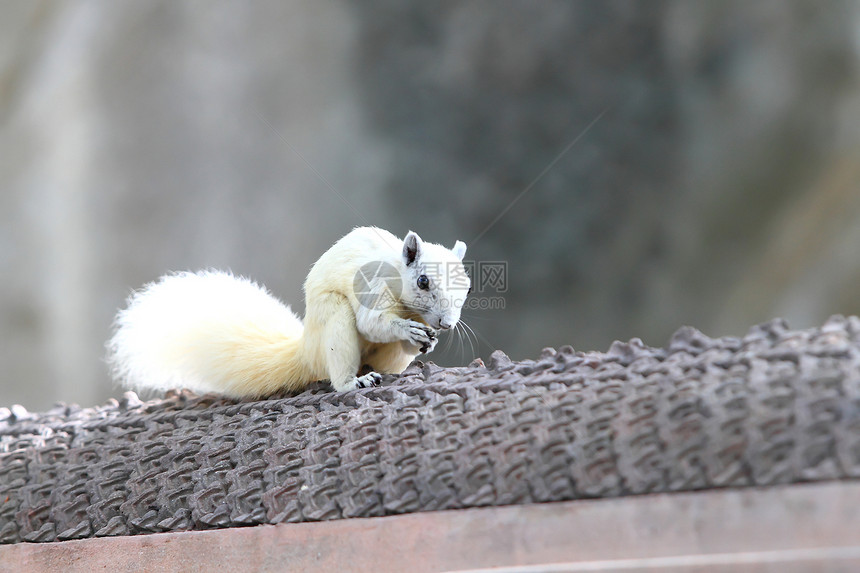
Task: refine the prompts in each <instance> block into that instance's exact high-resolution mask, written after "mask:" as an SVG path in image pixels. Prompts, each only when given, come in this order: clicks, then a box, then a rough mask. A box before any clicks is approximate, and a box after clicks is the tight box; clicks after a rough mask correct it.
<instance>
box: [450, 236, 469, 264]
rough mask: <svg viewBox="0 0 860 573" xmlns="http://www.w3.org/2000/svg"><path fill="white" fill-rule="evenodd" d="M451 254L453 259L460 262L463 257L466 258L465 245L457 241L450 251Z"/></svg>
mask: <svg viewBox="0 0 860 573" xmlns="http://www.w3.org/2000/svg"><path fill="white" fill-rule="evenodd" d="M451 252H452V253H454V256H455V257H457V258H458V259H460V260H461V261H462V260H463V257H465V256H466V243H464V242H463V241H457V242H456V243H454V248H453V249H451Z"/></svg>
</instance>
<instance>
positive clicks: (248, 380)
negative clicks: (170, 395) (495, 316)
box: [108, 227, 468, 397]
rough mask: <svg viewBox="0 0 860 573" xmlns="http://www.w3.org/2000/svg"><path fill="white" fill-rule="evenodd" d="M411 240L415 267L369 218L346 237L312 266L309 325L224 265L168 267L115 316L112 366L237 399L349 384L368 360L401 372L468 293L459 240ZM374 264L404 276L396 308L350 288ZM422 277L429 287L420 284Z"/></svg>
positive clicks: (123, 373)
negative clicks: (317, 384) (374, 304)
mask: <svg viewBox="0 0 860 573" xmlns="http://www.w3.org/2000/svg"><path fill="white" fill-rule="evenodd" d="M411 235H414V234H411ZM414 239H416V240H417V244H418V245H419V251H420V254H419V255H418V256H417V258H416V260H414V261H413V262H412V264H409V265H407V264H406V261H405V260H404V254H403V251H404V242H403V241H401V240H400V239H398V238H397V237H395V236H394V235H392V234H391V233H388V232H387V231H384V230H382V229H377V228H374V227H362V228H358V229H354V230H353V231H352V232H351V233H349V234H348V235H346V236H345V237H343V238H342V239H340V240H339V241H338V242H337V243H335V244H334V245H333V246H332V247H331V248H330V249H329V250H328V251H326V252H325V253H324V254H323V255H322V257H320V259H319V260H318V261H317V262H316V263H315V264H314V266H313V268H312V269H311V271H310V273H309V274H308V277H307V280H306V282H305V299H306V306H307V314H306V316H305V321H304V325H303V324H302V321H301V320H299V318H298V317H297V316H296V315H295V314H293V312H292V311H291V310H290V309H289V307H287V306H285V305H284V304H283V303H281V302H280V301H278V300H277V299H276V298H274V297H273V296H272V295H270V294H269V293H268V292H267V291H266V290H265V289H264V288H262V287H260V286H258V285H256V284H255V283H253V282H251V281H250V280H248V279H245V278H242V277H236V276H233V275H232V274H230V273H226V272H220V271H202V272H198V273H190V272H183V273H177V274H171V275H166V276H164V277H162V278H161V279H159V280H158V281H156V282H154V283H150V284H148V285H146V286H145V287H143V289H141V290H140V291H137V292H135V293H134V294H132V296H131V297H130V298H129V301H128V308H126V309H125V310H123V311H120V313H119V314H118V315H117V318H116V324H115V327H116V329H115V333H114V336H113V338H111V340H110V341H109V342H108V363H109V364H110V366H111V371H112V373H113V375H114V377H115V378H116V379H117V380H119V381H121V382H123V383H125V384H126V385H128V386H131V387H133V388H137V389H147V388H151V389H156V390H166V389H169V388H189V389H192V390H194V391H197V392H218V393H221V394H226V395H229V396H235V397H257V396H263V395H266V394H271V393H273V392H275V391H277V390H280V389H287V390H298V389H301V388H303V387H304V386H305V385H307V384H308V383H310V382H312V381H315V380H320V379H329V380H331V382H332V385H333V386H334V387H335V389H336V390H347V389H351V388H355V387H357V386H361V384H362V383H363V381H368V380H372V379H374V378H373V377H364V378H362V379H359V378H357V374H358V373H359V371H360V370H361V368H362V366H364V365H370V366H371V367H372V368H373V370H374V371H376V372H383V373H385V372H392V373H399V372H401V371H403V369H404V368H406V366H407V365H408V364H409V362H411V360H412V359H413V358H414V357H415V355H417V354H418V352H419V350H420V348H421V347H422V346H423V347H424V348H426V349H432V347H433V345H434V344H435V331H434V330H433V329H435V328H438V327H440V325H445V326H449V327H452V326H453V325H454V324H456V322H457V320H459V316H460V307H461V306H462V303H463V301H464V300H465V297H466V293H467V290H468V282H466V283H465V285H464V283H463V282H462V278H461V277H462V276H465V273H464V272H463V269H462V264H461V263H460V261H461V259H462V257H463V255H464V254H465V249H466V247H465V245H464V244H463V243H462V242H459V241H458V242H457V244H456V245H455V247H454V250H449V249H446V248H445V247H442V246H440V245H435V244H431V243H424V242H422V241H421V239H420V238H418V237H417V235H414ZM374 261H379V262H383V263H386V264H387V265H391V267H393V268H395V269H397V271H398V272H399V273H400V275H401V280H402V291H401V294H400V297H399V299H398V300H395V301H394V304H393V305H392V306H391V307H389V308H379V309H376V308H367V307H365V306H363V305H362V304H361V302H360V301H359V299H358V298H357V297H356V295H355V293H354V292H353V290H354V289H353V281H354V279H355V275H356V272H357V271H358V270H359V269H360V268H362V266H363V265H365V264H366V263H370V262H374ZM458 265H459V266H458ZM439 269H444V270H442V271H441V272H440V271H439ZM421 274H426V275H427V276H428V277H430V279H431V282H432V285H433V286H432V288H431V289H429V290H427V291H424V290H421V289H419V288H418V287H417V286H416V280H417V277H418V276H420V275H421ZM454 276H455V278H456V281H455V280H451V281H449V279H450V278H452V277H454ZM449 282H451V283H453V282H457V284H456V285H453V284H450V285H449V284H447V283H449ZM384 287H385V284H384V283H383V282H374V283H373V288H374V292H376V289H379V293H380V294H382V293H383V290H382V289H384ZM428 325H430V326H428ZM431 327H432V328H431Z"/></svg>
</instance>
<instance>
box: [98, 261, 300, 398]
mask: <svg viewBox="0 0 860 573" xmlns="http://www.w3.org/2000/svg"><path fill="white" fill-rule="evenodd" d="M114 326H115V331H114V335H113V337H112V338H111V339H110V341H108V345H107V346H108V356H107V361H108V364H109V365H110V367H111V372H112V374H113V376H114V379H116V380H118V381H120V382H122V383H123V384H125V385H127V386H130V387H132V388H135V389H138V390H141V389H155V390H167V389H171V388H189V389H191V390H194V391H195V392H199V393H203V392H218V393H221V394H225V395H227V396H233V397H253V396H261V395H265V394H270V393H273V392H276V391H278V390H283V389H288V390H289V389H298V388H301V387H302V386H304V385H305V384H307V382H308V381H309V379H308V376H309V375H308V373H307V368H306V367H305V365H304V364H303V361H302V359H301V346H302V332H303V326H302V321H301V320H300V319H299V318H298V317H297V316H296V315H295V314H293V312H292V311H291V310H290V308H289V307H288V306H285V305H284V304H282V303H281V302H280V301H279V300H277V299H276V298H275V297H273V296H272V295H271V294H269V293H268V292H267V291H266V290H265V289H264V288H262V287H260V286H258V285H257V284H255V283H254V282H252V281H250V280H248V279H245V278H242V277H236V276H233V275H232V274H230V273H226V272H220V271H202V272H198V273H190V272H183V273H177V274H172V275H166V276H164V277H162V278H161V279H159V280H158V281H156V282H153V283H150V284H148V285H146V286H145V287H143V288H142V289H141V290H139V291H137V292H135V293H134V294H132V296H131V297H130V298H129V301H128V308H126V309H125V310H122V311H120V313H119V314H118V315H117V318H116V322H115V325H114Z"/></svg>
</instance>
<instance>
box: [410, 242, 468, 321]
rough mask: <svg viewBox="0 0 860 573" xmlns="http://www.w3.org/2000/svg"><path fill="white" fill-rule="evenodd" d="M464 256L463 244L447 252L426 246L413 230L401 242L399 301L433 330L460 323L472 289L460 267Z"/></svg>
mask: <svg viewBox="0 0 860 573" xmlns="http://www.w3.org/2000/svg"><path fill="white" fill-rule="evenodd" d="M465 255H466V244H465V243H464V242H463V241H457V242H456V243H455V244H454V247H453V248H451V249H447V248H445V247H443V246H442V245H436V244H433V243H425V242H424V241H422V240H421V237H419V236H418V235H417V234H416V233H414V232H413V231H409V233H408V234H407V235H406V238H405V239H403V255H402V256H403V265H404V273H403V292H402V294H401V297H400V299H401V302H402V303H403V304H404V305H406V306H407V307H408V308H410V309H411V310H413V311H415V312H416V313H417V314H419V315H420V316H421V318H422V319H423V320H424V322H426V323H427V324H428V325H430V326H431V327H433V328H437V329H442V330H448V329H451V328H454V326H455V325H456V324H457V322H458V321H459V320H460V310H461V309H462V308H463V304H464V303H465V302H466V295H468V294H469V291H470V290H472V281H471V279H470V278H469V275H468V274H467V273H466V269H465V267H464V266H463V257H464V256H465Z"/></svg>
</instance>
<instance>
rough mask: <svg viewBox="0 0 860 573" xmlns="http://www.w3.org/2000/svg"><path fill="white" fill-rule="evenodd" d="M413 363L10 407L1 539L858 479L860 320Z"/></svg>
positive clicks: (2, 457) (685, 331) (3, 452)
mask: <svg viewBox="0 0 860 573" xmlns="http://www.w3.org/2000/svg"><path fill="white" fill-rule="evenodd" d="M488 362H489V363H488V365H487V366H486V367H485V366H484V365H483V363H481V362H480V361H479V360H478V361H475V362H473V363H472V364H471V365H469V366H468V367H465V368H447V369H443V368H439V367H437V366H435V365H433V364H426V365H425V364H421V363H420V362H416V363H414V364H413V365H412V366H410V367H409V369H407V371H406V372H404V373H403V374H402V375H400V376H388V377H387V378H386V380H385V381H384V383H383V386H382V387H380V388H371V389H366V390H359V391H355V392H348V393H343V394H336V393H332V392H329V391H326V389H325V388H324V387H323V386H322V385H317V387H316V388H315V389H313V390H311V391H307V392H304V393H302V394H299V395H297V396H291V397H290V396H287V397H283V396H282V397H278V398H272V399H268V400H261V401H254V402H237V401H232V400H225V399H222V398H215V397H212V396H203V397H196V396H193V395H191V394H188V393H179V394H171V395H169V396H168V397H166V398H165V399H163V400H155V401H151V402H141V401H140V400H138V399H137V396H136V395H134V394H133V393H126V395H125V397H124V398H123V399H122V400H120V401H116V400H111V401H110V402H109V403H108V404H107V405H105V406H102V407H97V408H87V409H80V408H77V407H67V406H57V407H55V408H54V409H52V410H50V411H48V412H45V413H42V414H31V413H28V412H26V411H25V410H24V409H23V408H20V407H17V406H16V407H14V408H12V409H11V410H9V409H6V408H0V542H2V543H16V542H21V541H32V542H46V541H55V540H65V539H77V538H84V537H92V536H109V535H134V534H142V533H151V532H160V531H175V530H188V529H208V528H218V527H234V526H243V525H253V524H261V523H281V522H297V521H310V520H327V519H340V518H348V517H358V516H362V517H368V516H378V515H387V514H397V513H405V512H415V511H427V510H438V509H449V508H462V507H475V506H488V505H503V504H520V503H531V502H546V501H555V500H571V499H578V498H583V497H606V496H620V495H630V494H639V493H646V492H670V491H681V490H693V489H702V488H715V487H743V486H753V485H769V484H777V483H790V482H799V481H815V480H832V479H849V478H857V477H858V476H860V319H857V318H856V317H851V318H843V317H834V318H832V319H830V320H829V321H828V322H827V323H825V324H824V325H823V326H822V327H820V328H816V329H811V330H805V331H792V330H789V329H788V327H787V326H786V325H785V323H784V322H782V321H774V322H771V323H768V324H765V325H762V326H759V327H755V328H753V329H752V330H751V331H750V333H749V334H748V335H747V336H746V337H744V338H742V339H741V338H720V339H710V338H708V337H706V336H704V335H703V334H701V333H699V332H698V331H696V330H694V329H691V328H682V329H681V330H679V331H678V332H677V333H676V334H675V335H674V336H673V338H672V339H671V341H670V343H669V345H668V346H667V347H666V348H665V349H655V348H649V347H646V346H645V345H643V344H642V343H641V342H640V341H638V340H635V339H634V340H633V341H631V342H629V343H618V342H616V343H615V344H613V345H612V347H611V348H610V349H609V351H608V352H606V353H598V352H590V353H578V352H574V350H573V349H572V348H570V347H563V348H560V349H559V350H558V351H555V350H552V349H546V350H544V352H543V353H542V354H541V356H540V358H538V359H537V360H526V361H523V362H512V361H511V360H510V359H508V357H507V356H505V355H504V354H502V353H501V352H498V351H497V352H496V353H494V354H493V355H492V357H491V358H490V360H489V361H488Z"/></svg>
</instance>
